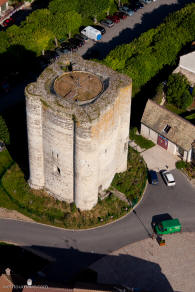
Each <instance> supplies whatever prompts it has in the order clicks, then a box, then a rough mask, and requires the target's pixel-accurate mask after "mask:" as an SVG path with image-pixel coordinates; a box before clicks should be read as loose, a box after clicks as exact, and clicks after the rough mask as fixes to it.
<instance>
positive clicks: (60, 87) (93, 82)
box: [54, 71, 102, 102]
mask: <svg viewBox="0 0 195 292" xmlns="http://www.w3.org/2000/svg"><path fill="white" fill-rule="evenodd" d="M54 90H55V92H56V93H57V94H58V95H59V96H61V97H63V98H66V99H72V100H73V101H80V102H86V101H90V100H91V99H94V98H95V97H96V96H97V95H98V94H100V92H101V91H102V82H101V80H100V79H99V78H98V77H97V76H95V75H93V74H91V73H88V72H81V71H75V72H67V73H65V74H63V75H61V76H60V77H58V78H57V79H56V80H55V82H54Z"/></svg>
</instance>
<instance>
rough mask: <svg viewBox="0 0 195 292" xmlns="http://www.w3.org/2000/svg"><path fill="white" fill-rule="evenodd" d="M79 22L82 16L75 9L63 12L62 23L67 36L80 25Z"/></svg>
mask: <svg viewBox="0 0 195 292" xmlns="http://www.w3.org/2000/svg"><path fill="white" fill-rule="evenodd" d="M81 23H82V17H81V15H80V14H79V13H77V12H76V11H70V12H66V13H65V14H64V25H65V27H66V31H67V33H68V37H69V38H70V37H71V33H72V32H73V31H75V30H77V29H78V28H79V27H80V25H81Z"/></svg>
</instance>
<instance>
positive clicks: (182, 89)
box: [166, 73, 193, 109]
mask: <svg viewBox="0 0 195 292" xmlns="http://www.w3.org/2000/svg"><path fill="white" fill-rule="evenodd" d="M166 99H167V102H168V103H171V104H173V105H175V106H176V107H178V108H181V109H186V108H187V107H188V106H189V105H190V104H191V103H192V101H193V98H192V96H191V94H190V92H189V83H188V81H187V78H186V77H185V76H183V75H182V74H180V73H177V74H171V75H170V76H169V79H168V82H167V91H166Z"/></svg>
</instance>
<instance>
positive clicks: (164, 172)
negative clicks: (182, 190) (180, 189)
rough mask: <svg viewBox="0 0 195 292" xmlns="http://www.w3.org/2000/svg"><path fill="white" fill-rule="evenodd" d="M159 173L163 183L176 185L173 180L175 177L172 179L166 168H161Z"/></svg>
mask: <svg viewBox="0 0 195 292" xmlns="http://www.w3.org/2000/svg"><path fill="white" fill-rule="evenodd" d="M161 175H162V177H163V179H164V181H165V183H166V184H167V186H175V185H176V182H175V179H174V177H173V175H172V173H170V172H169V171H168V170H162V171H161Z"/></svg>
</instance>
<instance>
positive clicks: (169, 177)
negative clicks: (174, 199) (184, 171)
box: [166, 172, 175, 182]
mask: <svg viewBox="0 0 195 292" xmlns="http://www.w3.org/2000/svg"><path fill="white" fill-rule="evenodd" d="M166 177H167V180H168V182H175V180H174V177H173V175H172V174H171V173H170V172H168V173H166Z"/></svg>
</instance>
